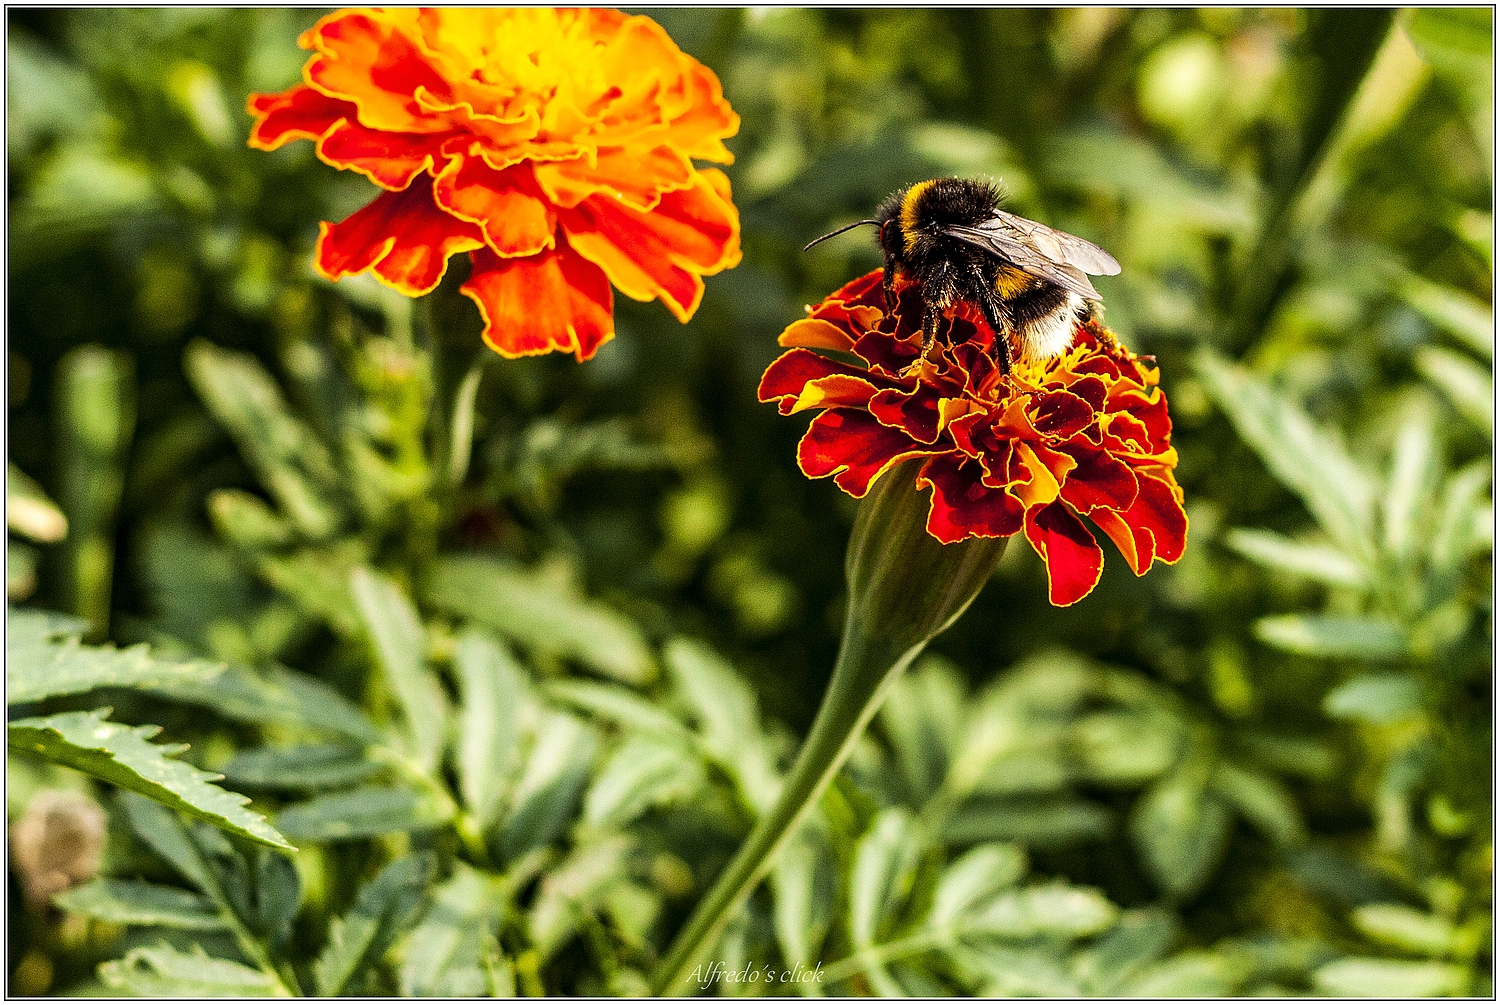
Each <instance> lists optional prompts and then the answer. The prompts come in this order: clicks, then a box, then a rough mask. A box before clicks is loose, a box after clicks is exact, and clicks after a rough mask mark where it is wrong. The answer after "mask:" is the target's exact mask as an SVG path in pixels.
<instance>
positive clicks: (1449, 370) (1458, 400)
mask: <svg viewBox="0 0 1500 1005" xmlns="http://www.w3.org/2000/svg"><path fill="white" fill-rule="evenodd" d="M1413 362H1414V363H1415V365H1416V367H1417V371H1418V372H1419V373H1421V374H1422V376H1424V377H1426V378H1427V379H1428V381H1429V382H1431V384H1432V386H1433V387H1435V388H1437V389H1438V390H1439V391H1440V392H1442V394H1443V396H1444V397H1446V398H1447V399H1448V400H1449V401H1450V402H1451V403H1452V404H1453V407H1454V408H1455V409H1457V410H1458V413H1459V414H1460V415H1462V416H1463V417H1464V418H1466V419H1468V420H1469V421H1470V422H1472V423H1474V425H1475V426H1476V427H1478V428H1479V429H1480V430H1482V431H1483V432H1484V433H1485V434H1487V435H1488V434H1492V433H1494V431H1495V416H1494V409H1493V405H1494V400H1495V381H1494V378H1493V377H1491V375H1490V372H1489V370H1488V369H1487V368H1485V367H1482V366H1480V365H1479V364H1478V363H1475V362H1474V361H1473V360H1472V359H1470V358H1468V357H1467V356H1463V355H1460V354H1459V353H1456V352H1453V351H1452V350H1449V349H1443V348H1440V347H1438V346H1433V345H1424V346H1422V347H1421V348H1419V349H1418V350H1417V353H1416V356H1415V357H1414V359H1413Z"/></svg>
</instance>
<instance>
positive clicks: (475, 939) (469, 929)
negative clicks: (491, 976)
mask: <svg viewBox="0 0 1500 1005" xmlns="http://www.w3.org/2000/svg"><path fill="white" fill-rule="evenodd" d="M494 896H495V894H494V891H493V887H492V885H491V883H490V881H489V880H488V879H487V878H486V877H485V876H484V875H483V874H482V873H479V872H477V871H475V870H474V869H472V868H470V867H468V866H466V865H464V864H463V863H459V864H458V866H457V868H456V869H455V870H454V873H453V875H452V876H451V877H450V878H449V879H448V881H447V882H445V883H443V884H442V885H441V886H439V887H438V888H437V890H436V891H435V898H434V900H433V903H432V906H431V907H430V908H428V910H427V913H426V914H425V915H424V916H423V917H422V921H421V923H420V924H418V925H417V927H416V929H415V930H414V931H413V932H412V933H411V937H410V938H409V939H408V940H407V943H406V950H405V953H404V955H403V959H402V963H401V993H402V994H404V995H410V996H417V997H435V998H450V997H452V998H472V997H477V996H479V995H482V994H484V993H485V992H486V990H487V989H488V987H489V982H488V980H487V977H486V974H485V971H484V968H483V963H482V960H483V953H484V945H485V936H486V934H487V933H488V932H489V929H490V927H491V924H492V919H491V913H492V911H493V910H494V906H493V905H494Z"/></svg>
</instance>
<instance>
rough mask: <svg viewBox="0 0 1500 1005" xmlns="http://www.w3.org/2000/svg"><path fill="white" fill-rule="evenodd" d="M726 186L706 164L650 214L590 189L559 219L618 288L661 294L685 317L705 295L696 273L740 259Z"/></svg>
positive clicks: (631, 293)
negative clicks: (686, 186)
mask: <svg viewBox="0 0 1500 1005" xmlns="http://www.w3.org/2000/svg"><path fill="white" fill-rule="evenodd" d="M714 176H718V177H717V178H715V177H714ZM727 185H728V181H727V179H724V178H723V173H722V172H719V171H715V170H714V169H712V168H708V169H705V170H703V171H700V172H699V173H698V174H697V175H696V176H695V177H694V179H693V185H692V186H691V187H690V188H686V189H683V190H681V191H678V192H668V193H667V194H666V195H664V196H662V198H661V202H660V203H658V204H657V206H656V208H655V209H654V210H652V211H651V212H649V213H643V212H641V211H640V210H637V209H633V208H632V207H630V206H628V205H626V204H625V203H623V202H620V201H618V200H613V199H610V198H607V197H605V196H600V195H594V196H590V197H589V198H587V199H585V200H584V201H583V202H581V203H579V204H578V205H577V206H576V207H574V208H572V209H565V210H560V211H559V213H558V218H559V220H560V221H561V222H562V227H563V231H564V232H565V233H566V234H567V237H568V243H569V244H570V245H572V247H573V249H574V250H575V251H577V252H578V253H579V254H580V255H582V256H583V257H584V258H587V259H588V260H589V261H591V262H593V263H594V264H595V265H598V266H599V267H600V268H601V269H603V270H604V273H605V275H607V276H609V279H610V282H612V283H614V285H615V287H616V288H617V289H618V290H619V291H620V292H621V293H624V294H625V295H626V296H628V297H631V298H632V299H635V300H653V299H655V298H656V297H661V299H662V302H663V303H665V304H666V305H667V307H668V308H670V309H671V311H672V313H673V314H675V315H676V316H677V319H678V320H679V321H686V320H688V319H689V318H690V317H692V316H693V312H694V311H696V310H697V309H698V301H699V300H700V299H701V298H702V296H703V281H702V280H701V279H699V278H698V277H699V276H701V275H709V274H712V273H715V272H718V271H719V270H720V269H725V268H728V267H729V266H731V265H734V264H736V263H738V262H739V259H740V221H739V214H738V213H737V212H736V211H735V208H734V204H733V203H731V202H730V201H729V199H728V191H727ZM721 189H722V193H721Z"/></svg>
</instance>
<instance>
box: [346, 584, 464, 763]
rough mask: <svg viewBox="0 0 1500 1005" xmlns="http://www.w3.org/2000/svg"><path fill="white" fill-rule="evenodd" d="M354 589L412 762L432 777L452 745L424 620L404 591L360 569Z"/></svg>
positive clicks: (446, 714)
mask: <svg viewBox="0 0 1500 1005" xmlns="http://www.w3.org/2000/svg"><path fill="white" fill-rule="evenodd" d="M349 589H350V592H351V593H352V594H353V596H354V603H355V605H356V606H357V607H358V608H359V614H360V619H361V621H362V622H363V623H364V628H365V631H366V633H368V635H369V637H370V639H371V640H372V641H373V642H374V644H375V655H376V657H377V659H378V660H379V663H380V668H381V670H383V671H384V672H385V679H386V682H387V683H388V684H390V687H391V690H392V691H394V692H395V694H396V697H397V699H398V700H399V701H400V703H401V710H402V713H403V715H404V717H405V721H406V730H407V735H408V737H409V738H410V748H411V751H412V756H413V758H414V759H415V760H416V762H417V764H418V766H420V767H421V768H422V770H424V771H426V772H429V773H430V772H431V771H432V770H433V769H434V768H436V767H437V762H438V759H439V758H440V757H442V754H443V744H444V743H445V741H446V739H447V733H448V700H447V698H446V697H445V696H444V694H443V688H442V685H440V684H439V683H438V681H437V677H436V676H435V675H434V674H433V673H432V671H431V670H429V669H428V668H427V638H426V635H425V634H424V633H423V631H422V620H421V618H420V617H418V615H417V609H416V608H415V607H413V606H412V603H411V601H410V600H408V599H407V598H406V594H404V593H402V592H401V588H400V587H399V586H397V585H396V584H395V583H393V582H391V581H390V580H389V579H388V578H386V577H385V576H382V575H380V574H379V573H376V572H372V571H370V570H369V569H366V568H358V569H355V570H354V572H353V574H352V575H351V576H350V579H349Z"/></svg>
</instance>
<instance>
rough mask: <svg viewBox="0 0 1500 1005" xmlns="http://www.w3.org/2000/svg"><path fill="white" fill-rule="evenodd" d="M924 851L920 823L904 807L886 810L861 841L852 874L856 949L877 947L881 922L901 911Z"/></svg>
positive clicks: (851, 921) (851, 927) (851, 907)
mask: <svg viewBox="0 0 1500 1005" xmlns="http://www.w3.org/2000/svg"><path fill="white" fill-rule="evenodd" d="M922 851H923V848H922V845H921V841H920V838H919V836H918V832H917V827H916V823H915V821H913V820H912V817H911V814H910V813H908V812H907V811H906V810H904V809H902V808H900V807H893V808H890V809H885V810H882V811H881V812H880V815H879V816H877V817H876V818H875V820H874V821H873V822H872V823H871V824H870V829H869V830H868V831H866V832H865V835H864V836H863V837H862V838H860V840H859V844H858V845H857V846H856V848H855V852H854V863H853V866H852V868H851V869H850V872H849V937H850V938H851V939H853V940H854V944H855V946H857V947H859V948H862V949H863V948H867V947H869V946H871V945H873V944H874V942H875V939H876V936H877V934H878V933H879V930H880V927H881V922H882V921H883V920H884V919H886V918H887V917H889V916H890V915H892V914H893V913H894V912H895V911H897V910H898V909H899V908H900V906H901V904H902V903H903V902H904V900H905V898H906V897H907V895H908V894H909V893H910V892H911V884H912V881H913V879H914V878H915V876H916V869H917V866H918V864H919V863H920V861H921V857H922Z"/></svg>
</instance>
